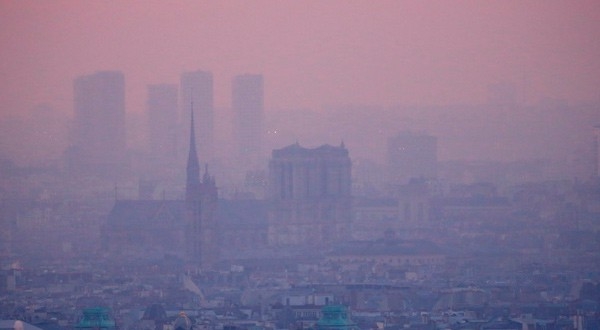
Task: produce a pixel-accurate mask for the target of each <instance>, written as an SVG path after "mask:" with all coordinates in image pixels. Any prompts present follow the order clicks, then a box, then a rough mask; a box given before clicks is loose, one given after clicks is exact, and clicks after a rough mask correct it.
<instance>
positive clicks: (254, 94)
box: [231, 74, 264, 165]
mask: <svg viewBox="0 0 600 330" xmlns="http://www.w3.org/2000/svg"><path fill="white" fill-rule="evenodd" d="M263 84H264V83H263V76H262V75H258V74H245V75H239V76H236V77H234V78H233V83H232V99H231V101H232V107H233V113H234V120H235V123H234V124H235V125H234V131H235V132H234V134H235V138H236V141H237V145H238V153H239V156H240V157H241V159H242V160H243V161H246V162H247V161H249V162H251V165H254V163H255V162H256V161H257V160H259V159H260V157H261V155H262V144H263V130H264V86H263Z"/></svg>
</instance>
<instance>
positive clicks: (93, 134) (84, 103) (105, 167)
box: [70, 71, 127, 178]
mask: <svg viewBox="0 0 600 330" xmlns="http://www.w3.org/2000/svg"><path fill="white" fill-rule="evenodd" d="M73 92H74V109H75V123H74V129H73V134H72V147H71V155H70V161H71V165H72V166H73V169H74V170H76V171H78V172H84V173H91V174H96V175H100V176H104V177H110V178H114V177H115V176H118V175H119V174H121V173H122V172H123V171H124V170H125V169H126V167H127V162H126V140H125V78H124V76H123V73H122V72H119V71H101V72H96V73H93V74H90V75H85V76H80V77H78V78H76V79H75V81H74V83H73Z"/></svg>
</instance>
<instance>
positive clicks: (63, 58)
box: [0, 0, 600, 114]
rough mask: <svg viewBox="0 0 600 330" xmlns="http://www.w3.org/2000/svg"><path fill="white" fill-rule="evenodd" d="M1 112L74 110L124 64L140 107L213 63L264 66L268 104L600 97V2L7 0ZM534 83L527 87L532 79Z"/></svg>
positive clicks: (134, 103) (216, 68)
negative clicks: (493, 87) (75, 93)
mask: <svg viewBox="0 0 600 330" xmlns="http://www.w3.org/2000/svg"><path fill="white" fill-rule="evenodd" d="M0 49H1V50H0V72H1V77H2V79H1V81H0V114H7V113H17V112H24V111H27V110H29V109H30V108H31V107H33V106H34V105H36V104H39V103H48V104H50V105H52V106H54V107H55V108H57V109H60V110H64V111H67V112H69V113H70V112H71V111H72V80H73V78H74V77H76V76H78V75H82V74H88V73H91V72H94V71H97V70H106V69H110V70H121V71H123V72H124V73H125V77H126V85H127V107H128V111H142V110H144V104H145V96H146V85H147V84H152V83H177V82H178V79H179V75H180V73H181V72H183V71H185V70H196V69H203V70H209V71H212V72H213V74H214V78H215V93H216V95H215V98H216V106H218V107H228V106H229V105H230V88H231V84H230V81H231V78H232V77H233V76H234V75H236V74H241V73H263V74H264V76H265V87H266V88H265V92H266V100H265V102H266V107H267V108H295V107H309V108H313V109H319V108H321V107H322V106H323V105H330V104H349V103H360V104H380V105H392V104H398V103H400V104H446V103H480V102H484V101H485V99H486V85H487V84H489V83H495V82H499V81H508V82H513V83H515V84H516V85H517V86H518V87H519V88H520V91H525V98H526V101H527V102H536V101H537V100H538V99H539V98H540V97H544V96H548V97H554V98H562V99H567V100H570V101H598V100H599V98H600V2H598V1H596V0H592V1H377V2H371V1H337V0H336V1H213V2H208V1H207V2H200V1H126V2H124V1H10V0H6V1H2V2H0ZM524 86H525V87H524Z"/></svg>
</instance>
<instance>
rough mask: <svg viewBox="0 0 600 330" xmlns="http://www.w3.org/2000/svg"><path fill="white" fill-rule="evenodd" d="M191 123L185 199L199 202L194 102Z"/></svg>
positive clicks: (191, 110)
mask: <svg viewBox="0 0 600 330" xmlns="http://www.w3.org/2000/svg"><path fill="white" fill-rule="evenodd" d="M190 112H191V121H190V151H189V154H188V160H187V180H186V187H185V188H186V189H185V197H186V199H187V200H193V199H195V200H197V199H198V198H199V197H200V196H199V193H200V163H199V162H198V154H197V152H196V134H195V129H194V102H192V103H191V109H190Z"/></svg>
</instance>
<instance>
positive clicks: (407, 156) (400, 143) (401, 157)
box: [387, 132, 437, 185]
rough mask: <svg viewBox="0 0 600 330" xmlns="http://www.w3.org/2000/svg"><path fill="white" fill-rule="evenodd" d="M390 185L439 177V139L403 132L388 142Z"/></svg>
mask: <svg viewBox="0 0 600 330" xmlns="http://www.w3.org/2000/svg"><path fill="white" fill-rule="evenodd" d="M387 163H388V171H389V172H388V177H389V183H390V184H394V185H398V184H406V183H408V182H409V181H410V180H411V179H414V178H421V179H433V178H436V177H437V138H436V137H434V136H430V135H425V134H415V133H411V132H402V133H400V134H398V135H396V136H394V137H392V138H389V139H388V141H387Z"/></svg>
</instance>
